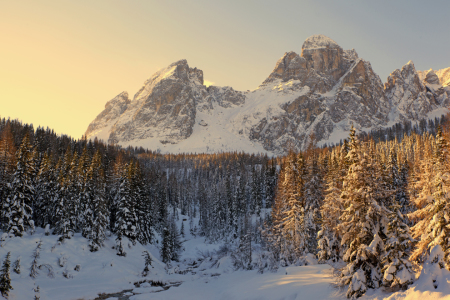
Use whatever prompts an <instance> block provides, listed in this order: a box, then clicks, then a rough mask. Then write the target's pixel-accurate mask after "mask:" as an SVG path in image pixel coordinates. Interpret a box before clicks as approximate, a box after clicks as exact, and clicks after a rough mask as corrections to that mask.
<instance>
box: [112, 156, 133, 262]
mask: <svg viewBox="0 0 450 300" xmlns="http://www.w3.org/2000/svg"><path fill="white" fill-rule="evenodd" d="M133 172H134V164H133V162H130V163H129V164H126V165H125V169H124V170H123V173H122V177H121V183H120V186H119V190H118V191H117V195H116V197H117V199H116V203H117V210H116V218H115V220H116V223H115V226H114V228H115V231H116V234H117V238H116V242H117V250H118V253H117V254H118V255H123V254H124V253H125V252H124V250H123V241H122V240H123V237H127V238H128V239H129V240H130V241H131V242H132V243H133V244H134V243H136V240H137V235H138V232H137V216H136V211H135V208H136V202H135V201H136V199H134V198H133V196H134V193H133V191H132V178H133Z"/></svg>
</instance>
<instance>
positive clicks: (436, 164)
mask: <svg viewBox="0 0 450 300" xmlns="http://www.w3.org/2000/svg"><path fill="white" fill-rule="evenodd" d="M448 141H449V130H448V128H447V130H445V131H444V132H442V130H441V128H440V127H438V128H437V130H436V135H435V136H434V135H432V134H429V133H428V132H427V131H425V133H424V134H423V135H419V134H416V133H414V132H412V134H411V135H410V136H406V135H405V136H403V137H402V140H401V142H399V141H398V140H397V139H394V140H392V141H386V142H379V143H375V141H374V140H373V139H369V140H367V141H365V142H361V141H359V139H358V137H357V135H356V132H355V130H354V129H353V128H352V130H351V132H350V137H349V141H348V142H347V140H345V141H344V142H343V144H342V145H341V146H337V147H334V148H332V149H310V150H309V151H306V152H301V153H298V154H295V153H290V154H289V155H287V156H286V157H285V158H284V160H283V162H282V169H281V172H280V175H279V176H280V177H279V184H278V189H277V193H276V198H275V202H274V206H273V210H272V220H271V221H272V222H271V224H266V227H265V230H264V231H263V241H264V242H265V244H266V247H267V249H268V250H269V253H270V255H269V259H268V260H267V263H266V264H267V266H268V267H269V268H277V267H278V266H279V265H283V266H284V265H290V264H297V265H301V264H305V263H306V260H307V258H308V255H314V256H316V257H317V258H318V259H319V261H320V262H322V263H325V262H328V263H334V262H338V261H343V262H345V263H346V267H345V268H342V269H341V270H340V280H339V283H340V285H342V286H347V285H348V290H347V296H348V297H349V298H357V297H360V296H361V295H363V294H364V293H365V292H366V291H367V289H368V288H378V287H381V286H384V287H386V288H389V289H392V290H396V289H400V288H403V289H404V288H406V287H407V286H408V285H409V284H411V283H412V282H413V280H414V279H415V275H414V271H413V267H414V266H419V265H421V264H423V263H424V262H425V261H426V260H427V259H429V261H431V262H432V264H436V265H438V266H439V267H440V268H443V267H444V266H445V267H446V268H447V269H450V218H449V216H450V163H449V143H448ZM434 247H435V248H434ZM433 248H434V250H433V251H432V249H433ZM430 253H433V255H434V256H433V257H430Z"/></svg>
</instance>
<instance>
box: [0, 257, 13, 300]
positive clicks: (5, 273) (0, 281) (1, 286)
mask: <svg viewBox="0 0 450 300" xmlns="http://www.w3.org/2000/svg"><path fill="white" fill-rule="evenodd" d="M10 258H11V252H8V253H7V254H6V258H5V260H4V261H3V265H2V268H1V269H0V292H1V293H2V296H3V297H6V298H8V294H9V291H10V290H13V288H12V286H11V276H10V273H9V268H10V265H11V260H10Z"/></svg>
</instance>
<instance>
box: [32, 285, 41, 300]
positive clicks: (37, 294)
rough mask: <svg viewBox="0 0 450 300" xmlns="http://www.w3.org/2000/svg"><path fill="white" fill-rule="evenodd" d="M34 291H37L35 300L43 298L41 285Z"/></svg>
mask: <svg viewBox="0 0 450 300" xmlns="http://www.w3.org/2000/svg"><path fill="white" fill-rule="evenodd" d="M34 292H35V293H36V294H34V300H40V299H41V290H40V288H39V286H37V287H36V288H35V289H34Z"/></svg>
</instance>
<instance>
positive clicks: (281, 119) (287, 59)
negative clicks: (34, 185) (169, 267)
mask: <svg viewBox="0 0 450 300" xmlns="http://www.w3.org/2000/svg"><path fill="white" fill-rule="evenodd" d="M449 80H450V68H448V69H444V70H440V71H437V72H434V71H432V70H430V71H425V72H418V71H416V70H415V68H414V64H413V63H412V62H408V63H407V64H406V65H405V66H404V67H402V69H401V70H400V69H398V70H395V71H394V72H393V73H392V74H391V75H390V76H389V77H388V79H387V82H386V83H385V84H384V85H383V83H382V81H381V80H380V78H379V76H378V75H376V74H375V72H374V71H373V70H372V67H371V64H370V63H369V62H368V61H365V60H364V59H362V58H359V57H358V54H357V53H356V51H355V50H354V49H352V50H343V49H342V48H341V47H340V46H339V45H338V44H337V43H336V42H335V41H333V40H332V39H330V38H328V37H326V36H323V35H314V36H312V37H310V38H308V39H307V40H306V41H305V42H304V43H303V46H302V51H301V54H300V55H299V54H297V53H295V52H287V53H285V54H284V55H283V57H282V58H280V60H278V62H277V63H276V65H275V68H274V70H273V72H272V73H271V74H270V75H269V76H268V78H267V79H266V80H265V81H264V82H263V83H262V84H261V85H260V86H259V87H258V88H257V89H255V90H253V91H247V92H239V91H235V90H234V89H233V88H231V87H215V86H210V87H206V86H204V85H203V72H202V71H201V70H198V69H196V68H190V67H189V65H188V63H187V61H186V60H180V61H177V62H175V63H173V64H171V65H169V66H168V67H167V68H164V69H161V70H160V71H158V72H156V73H155V74H154V75H153V76H152V77H151V78H150V79H148V80H147V81H146V82H145V84H144V86H143V87H142V88H141V89H140V90H139V91H138V92H137V93H136V95H135V96H134V98H133V100H130V99H129V98H128V94H127V93H126V92H123V93H121V94H119V95H118V96H116V97H115V98H114V99H113V100H111V101H109V102H108V103H107V104H106V106H105V110H104V111H103V112H102V113H100V114H99V115H98V117H97V118H96V119H95V120H94V121H93V122H92V123H91V124H90V125H89V127H88V129H87V131H86V134H85V135H86V136H87V137H88V138H90V139H94V138H96V137H97V138H98V139H102V140H104V141H109V142H115V143H118V144H120V145H122V146H142V147H144V148H149V149H151V150H160V151H162V152H171V153H180V152H197V153H199V152H207V153H214V152H222V151H245V152H267V153H270V154H279V153H283V152H285V151H286V150H287V149H289V148H294V149H304V148H305V147H306V145H307V144H308V143H309V139H310V136H311V134H314V136H315V139H316V140H317V141H318V143H319V144H321V143H337V142H339V140H340V139H341V138H342V137H343V136H342V133H343V132H346V131H348V130H349V128H350V125H351V124H352V123H353V124H354V125H355V127H357V128H358V129H360V130H366V131H367V130H370V129H374V128H380V127H386V126H391V125H392V124H394V123H397V122H402V121H404V120H411V121H418V120H420V119H421V118H428V117H434V116H437V115H441V114H442V113H446V112H447V111H448V110H447V109H446V108H445V107H447V106H448V105H449V104H450V100H449V98H450V86H449V85H448V84H449ZM346 135H347V133H345V136H346Z"/></svg>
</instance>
